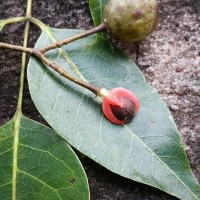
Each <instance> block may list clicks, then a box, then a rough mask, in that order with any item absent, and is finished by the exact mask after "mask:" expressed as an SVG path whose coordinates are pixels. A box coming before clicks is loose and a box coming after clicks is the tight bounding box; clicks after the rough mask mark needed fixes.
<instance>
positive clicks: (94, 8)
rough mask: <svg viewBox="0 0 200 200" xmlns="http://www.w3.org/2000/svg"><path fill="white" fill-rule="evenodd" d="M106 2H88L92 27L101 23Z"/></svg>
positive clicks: (101, 0) (104, 0) (105, 0)
mask: <svg viewBox="0 0 200 200" xmlns="http://www.w3.org/2000/svg"><path fill="white" fill-rule="evenodd" d="M107 2H108V0H90V1H89V5H90V11H91V15H92V19H93V21H94V25H95V26H97V25H99V24H100V23H101V22H102V21H103V8H104V6H105V5H106V3H107Z"/></svg>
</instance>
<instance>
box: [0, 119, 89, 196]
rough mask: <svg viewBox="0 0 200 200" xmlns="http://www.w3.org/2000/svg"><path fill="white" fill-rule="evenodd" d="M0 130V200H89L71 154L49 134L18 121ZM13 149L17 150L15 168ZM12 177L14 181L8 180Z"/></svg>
mask: <svg viewBox="0 0 200 200" xmlns="http://www.w3.org/2000/svg"><path fill="white" fill-rule="evenodd" d="M14 127H15V119H13V120H11V121H9V122H8V123H7V124H5V125H4V126H2V127H0V199H2V200H8V199H15V198H12V194H13V195H14V196H15V197H16V199H17V200H18V199H37V200H40V199H41V200H45V199H48V200H50V199H52V200H57V199H58V200H61V199H63V200H66V199H74V200H77V199H89V190H88V183H87V178H86V175H85V173H84V170H83V168H82V166H81V164H80V161H79V160H78V158H77V156H76V155H75V153H74V152H73V151H72V149H71V148H70V146H69V145H68V144H67V143H66V142H65V141H64V140H63V139H62V138H61V137H59V136H58V135H57V134H56V133H55V132H54V131H53V130H51V129H50V128H48V127H45V126H43V125H41V124H39V123H36V122H34V121H32V120H30V119H28V118H25V117H22V118H21V122H20V127H19V138H18V139H19V140H18V142H17V143H14V142H13V141H17V140H15V139H16V138H15V136H14V129H15V128H14ZM13 149H15V150H17V155H16V157H15V158H16V159H17V166H16V164H14V161H13V160H14V159H13V152H14V151H13ZM12 174H16V177H17V178H16V181H13V180H12Z"/></svg>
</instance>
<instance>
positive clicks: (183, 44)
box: [0, 0, 200, 200]
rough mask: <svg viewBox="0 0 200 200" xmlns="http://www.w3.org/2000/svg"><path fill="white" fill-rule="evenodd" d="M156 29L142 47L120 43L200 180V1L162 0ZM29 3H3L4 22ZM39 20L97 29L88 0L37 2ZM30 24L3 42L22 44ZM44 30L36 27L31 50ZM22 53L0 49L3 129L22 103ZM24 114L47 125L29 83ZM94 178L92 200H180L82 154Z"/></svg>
mask: <svg viewBox="0 0 200 200" xmlns="http://www.w3.org/2000/svg"><path fill="white" fill-rule="evenodd" d="M159 3H160V8H159V9H160V10H159V12H160V22H159V25H158V27H157V29H156V31H155V32H154V33H153V34H152V35H151V36H150V37H149V38H148V39H146V40H145V41H143V42H141V43H139V44H118V45H119V47H120V48H122V49H124V50H125V51H126V52H127V53H128V54H129V55H130V56H131V57H132V58H133V59H134V60H135V61H136V62H137V63H138V65H139V67H140V68H141V70H142V71H143V72H144V74H145V76H146V78H147V80H148V82H149V83H150V84H151V85H152V86H153V87H154V88H155V89H156V90H157V92H158V93H159V94H160V95H161V97H162V99H163V100H164V101H165V102H166V104H167V105H168V107H169V109H170V110H171V113H172V115H173V117H174V119H175V122H176V124H177V126H178V129H179V131H180V134H181V136H182V139H183V143H184V147H185V150H186V152H187V155H188V158H189V162H190V165H191V168H192V170H193V173H194V174H195V176H196V178H197V179H198V181H199V182H200V9H199V8H200V1H199V0H181V1H180V0H162V1H160V2H159ZM25 7H26V1H24V0H15V1H14V0H2V1H1V4H0V19H6V18H10V17H16V16H23V15H24V14H25ZM33 16H34V17H36V18H38V19H40V20H42V21H43V22H44V23H46V24H48V25H49V26H51V27H57V28H82V29H88V28H89V27H91V26H92V20H91V16H90V12H89V7H88V1H87V0H82V1H81V0H33ZM23 29H24V24H23V23H19V24H15V25H9V26H7V27H5V28H4V29H3V31H2V32H1V33H0V41H1V42H7V43H11V44H22V40H23ZM39 34H40V30H39V29H38V28H36V27H34V26H32V27H31V34H30V41H29V46H33V45H34V43H35V41H36V40H37V38H38V36H39ZM20 63H21V54H20V53H18V52H13V51H9V50H2V49H0V125H2V124H4V123H5V122H6V121H8V120H9V119H11V118H12V116H13V114H14V112H15V108H16V102H17V96H18V88H19V75H20ZM23 112H24V114H25V115H26V116H28V117H30V118H32V119H35V120H37V121H39V122H42V123H45V122H44V120H43V119H42V117H41V116H40V115H39V114H38V112H37V110H36V109H35V107H34V105H33V103H32V101H31V98H30V95H29V92H28V86H27V82H26V85H25V94H24V106H23ZM80 159H81V161H82V163H83V165H84V168H85V170H86V173H87V175H88V179H89V184H90V190H91V200H122V199H123V200H130V199H134V200H140V199H143V200H173V199H174V200H175V199H176V198H174V197H172V196H170V195H168V194H166V193H164V192H162V191H159V190H157V189H154V188H152V187H149V186H146V185H143V184H139V183H136V182H134V181H130V180H128V179H125V178H123V177H120V176H118V175H115V174H113V173H111V172H109V171H108V170H106V169H104V168H103V167H101V166H99V165H98V164H96V163H95V162H93V161H91V160H90V159H88V158H86V157H84V156H80Z"/></svg>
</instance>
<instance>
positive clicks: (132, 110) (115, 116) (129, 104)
mask: <svg viewBox="0 0 200 200" xmlns="http://www.w3.org/2000/svg"><path fill="white" fill-rule="evenodd" d="M104 90H105V89H104ZM103 97H104V99H103V104H102V109H103V112H104V114H105V116H106V117H107V118H108V119H109V120H110V121H111V122H112V123H114V124H119V125H120V124H125V123H128V122H130V121H131V120H132V119H133V117H134V116H135V114H136V112H138V110H139V101H138V99H137V98H136V96H135V95H134V94H133V93H132V92H131V91H129V90H126V89H124V88H121V87H119V88H114V89H112V90H110V91H107V92H106V94H105V95H103Z"/></svg>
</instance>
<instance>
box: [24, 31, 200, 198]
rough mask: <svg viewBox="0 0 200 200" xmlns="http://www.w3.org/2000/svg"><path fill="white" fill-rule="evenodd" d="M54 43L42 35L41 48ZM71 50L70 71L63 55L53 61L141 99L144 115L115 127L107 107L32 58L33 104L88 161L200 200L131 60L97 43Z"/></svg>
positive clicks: (175, 139) (164, 116)
mask: <svg viewBox="0 0 200 200" xmlns="http://www.w3.org/2000/svg"><path fill="white" fill-rule="evenodd" d="M51 31H52V32H53V33H54V35H55V37H56V38H57V40H62V39H63V38H65V37H70V36H72V35H75V34H78V33H80V30H65V29H51ZM49 43H51V41H50V40H49V39H48V38H47V35H46V34H45V33H42V35H41V36H40V38H39V40H38V41H37V44H36V46H35V47H36V48H40V47H43V46H46V45H48V44H49ZM64 50H65V51H66V53H67V56H68V61H70V62H69V63H70V64H69V63H68V62H67V61H66V60H65V58H64V57H63V55H62V54H61V53H60V52H59V51H58V50H53V51H50V52H48V53H47V54H46V55H47V56H48V58H49V59H50V60H51V61H52V62H56V63H57V64H58V65H60V66H61V67H62V68H63V69H64V70H66V71H68V72H69V73H71V74H72V75H74V76H76V77H78V76H77V74H76V72H77V68H78V69H79V73H78V74H79V75H80V74H81V76H84V77H85V79H87V80H88V81H89V82H90V83H91V84H94V85H98V86H101V85H104V87H105V88H107V89H112V88H114V87H124V88H126V89H129V90H130V91H132V92H134V93H135V94H136V96H137V97H138V99H139V101H140V110H139V112H138V113H137V115H136V117H135V118H134V119H133V121H132V122H131V123H129V124H127V125H124V126H117V125H113V124H112V123H110V122H109V121H108V120H107V119H106V118H105V116H104V115H103V114H102V110H101V104H100V102H99V101H98V99H97V98H95V96H94V95H93V94H91V93H90V92H89V91H87V90H85V89H83V88H81V87H80V86H78V85H75V84H74V83H72V82H70V81H68V80H66V79H65V78H63V77H61V76H60V75H59V74H57V73H56V72H55V71H53V70H51V69H49V67H46V66H44V65H43V64H42V63H41V62H39V61H38V60H37V59H35V58H31V60H30V61H29V64H28V81H29V88H30V92H31V96H32V98H33V101H34V103H35V105H36V107H37V108H38V110H39V112H40V113H41V114H42V116H43V117H44V118H45V119H46V120H47V122H48V123H49V124H50V125H51V126H52V127H53V128H54V129H55V130H56V132H57V133H59V134H60V135H61V136H62V137H63V138H65V139H66V141H68V142H69V143H70V144H71V145H72V146H74V147H75V148H77V149H78V150H79V151H81V152H82V153H83V154H85V155H87V156H89V157H90V158H92V159H93V160H95V161H96V162H98V163H99V164H101V165H103V166H104V167H106V168H108V169H109V170H111V171H113V172H115V173H117V174H119V175H122V176H124V177H127V178H130V179H132V180H135V181H138V182H142V183H145V184H148V185H151V186H154V187H156V188H159V189H161V190H163V191H165V192H168V193H170V194H172V195H174V196H176V197H178V198H180V199H184V200H186V199H187V200H194V199H196V200H197V199H199V198H200V194H199V185H198V183H197V181H196V179H195V178H194V176H193V174H192V172H191V170H190V167H189V164H188V161H187V158H186V154H185V152H184V150H183V145H182V143H181V140H180V136H179V133H178V130H177V128H176V126H175V124H174V121H173V118H172V116H171V114H170V112H169V110H168V109H167V107H166V105H165V104H164V103H163V101H162V100H161V99H160V97H159V96H158V95H157V94H156V92H155V91H154V90H153V89H152V87H151V86H150V85H148V84H147V82H146V81H145V79H144V76H143V74H142V73H141V72H140V70H139V69H138V68H137V66H136V65H135V64H134V63H133V62H132V60H131V59H129V58H128V57H127V56H125V55H124V54H123V53H122V52H121V51H120V50H118V49H117V48H115V47H113V46H112V45H111V44H110V43H109V42H108V41H107V40H106V39H103V38H101V37H98V36H97V35H93V36H90V37H88V38H85V39H81V40H79V41H76V42H73V43H71V44H69V45H67V46H65V47H64ZM65 57H66V56H65ZM74 66H76V67H77V68H76V70H74Z"/></svg>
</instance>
